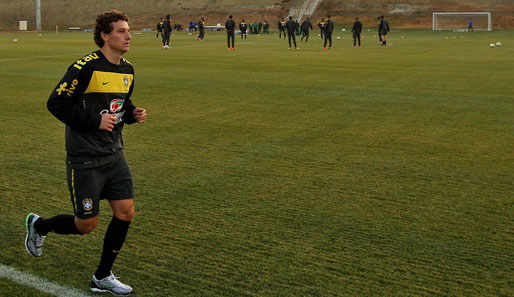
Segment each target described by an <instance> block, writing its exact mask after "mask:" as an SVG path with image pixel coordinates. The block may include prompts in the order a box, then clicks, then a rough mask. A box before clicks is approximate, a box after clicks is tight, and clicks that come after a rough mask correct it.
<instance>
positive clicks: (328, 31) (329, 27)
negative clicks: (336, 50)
mask: <svg viewBox="0 0 514 297" xmlns="http://www.w3.org/2000/svg"><path fill="white" fill-rule="evenodd" d="M332 32H334V21H332V20H331V19H330V16H329V15H327V22H326V24H325V42H324V44H323V49H324V50H325V49H327V41H328V42H329V45H328V49H331V48H332Z"/></svg>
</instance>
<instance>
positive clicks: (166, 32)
mask: <svg viewBox="0 0 514 297" xmlns="http://www.w3.org/2000/svg"><path fill="white" fill-rule="evenodd" d="M162 32H163V38H162V48H163V49H168V48H169V47H170V35H171V19H170V15H169V14H168V15H167V16H166V19H164V22H163V23H162Z"/></svg>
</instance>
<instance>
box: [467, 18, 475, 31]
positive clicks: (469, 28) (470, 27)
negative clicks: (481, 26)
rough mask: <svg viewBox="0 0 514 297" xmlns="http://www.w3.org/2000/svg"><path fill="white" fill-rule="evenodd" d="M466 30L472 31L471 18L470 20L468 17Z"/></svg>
mask: <svg viewBox="0 0 514 297" xmlns="http://www.w3.org/2000/svg"><path fill="white" fill-rule="evenodd" d="M468 31H474V30H473V20H472V19H469V22H468Z"/></svg>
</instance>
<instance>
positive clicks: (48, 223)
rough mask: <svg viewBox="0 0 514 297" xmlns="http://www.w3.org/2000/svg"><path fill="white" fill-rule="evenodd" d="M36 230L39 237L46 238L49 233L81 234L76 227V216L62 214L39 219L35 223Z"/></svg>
mask: <svg viewBox="0 0 514 297" xmlns="http://www.w3.org/2000/svg"><path fill="white" fill-rule="evenodd" d="M34 229H36V232H37V233H38V234H39V235H43V236H45V235H46V234H48V232H54V233H57V234H80V232H79V230H77V226H76V225H75V216H73V215H68V214H60V215H56V216H55V217H52V218H49V219H44V218H39V219H38V220H37V221H36V222H35V223H34Z"/></svg>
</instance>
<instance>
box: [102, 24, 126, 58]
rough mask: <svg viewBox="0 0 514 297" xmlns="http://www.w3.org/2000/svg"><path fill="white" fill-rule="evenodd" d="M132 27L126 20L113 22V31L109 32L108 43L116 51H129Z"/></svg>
mask: <svg viewBox="0 0 514 297" xmlns="http://www.w3.org/2000/svg"><path fill="white" fill-rule="evenodd" d="M130 39H132V36H131V35H130V27H129V25H128V23H127V22H125V21H117V22H114V23H112V31H111V33H109V34H107V40H106V43H105V44H106V45H107V46H108V47H110V48H111V49H112V50H114V51H119V52H121V53H122V54H123V53H126V52H128V50H129V47H130Z"/></svg>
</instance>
